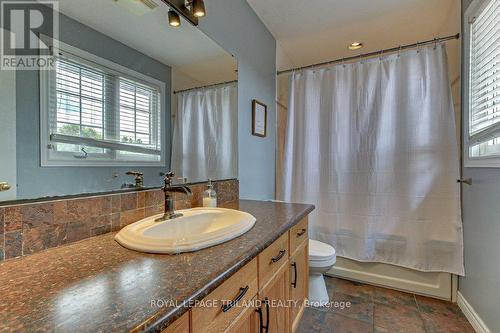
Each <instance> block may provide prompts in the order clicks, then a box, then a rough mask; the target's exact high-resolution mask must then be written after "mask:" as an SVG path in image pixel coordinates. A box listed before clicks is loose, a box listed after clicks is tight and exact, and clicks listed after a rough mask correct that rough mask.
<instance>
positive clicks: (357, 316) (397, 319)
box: [297, 277, 474, 333]
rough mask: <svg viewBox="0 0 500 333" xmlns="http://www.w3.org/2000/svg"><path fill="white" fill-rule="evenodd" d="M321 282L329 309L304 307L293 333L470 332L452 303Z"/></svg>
mask: <svg viewBox="0 0 500 333" xmlns="http://www.w3.org/2000/svg"><path fill="white" fill-rule="evenodd" d="M325 279H326V286H327V288H328V293H329V295H330V302H331V306H330V307H326V308H307V309H306V310H305V313H304V317H303V318H302V321H301V323H300V326H299V329H298V331H297V333H313V332H321V333H323V332H325V333H326V332H328V333H330V332H334V333H421V332H422V333H469V332H470V333H474V329H473V328H472V327H471V326H470V324H469V322H468V321H467V319H466V318H465V317H464V315H463V314H462V312H461V311H460V309H459V308H458V306H457V305H456V304H453V303H450V302H445V301H440V300H436V299H433V298H428V297H422V296H417V295H413V294H408V293H403V292H399V291H395V290H391V289H385V288H379V287H374V286H370V285H367V284H362V283H357V282H351V281H347V280H341V279H336V278H328V277H325ZM332 302H333V303H332ZM347 302H350V307H347Z"/></svg>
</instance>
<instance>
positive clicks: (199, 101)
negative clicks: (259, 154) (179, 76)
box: [172, 84, 238, 182]
mask: <svg viewBox="0 0 500 333" xmlns="http://www.w3.org/2000/svg"><path fill="white" fill-rule="evenodd" d="M177 99H178V103H177V104H178V107H177V112H176V115H175V120H174V122H173V123H174V126H173V127H174V128H173V140H172V170H173V171H174V172H175V173H176V175H177V176H179V177H181V176H182V177H186V178H187V179H188V181H190V182H193V181H205V180H207V179H208V178H211V179H230V178H235V177H237V172H238V171H237V160H238V150H237V149H238V146H237V145H238V140H237V135H238V134H237V133H238V132H237V131H238V129H237V126H238V123H237V121H238V114H237V103H238V101H237V87H236V85H235V84H230V85H225V86H216V87H211V88H204V89H197V90H190V91H186V92H182V93H179V94H177Z"/></svg>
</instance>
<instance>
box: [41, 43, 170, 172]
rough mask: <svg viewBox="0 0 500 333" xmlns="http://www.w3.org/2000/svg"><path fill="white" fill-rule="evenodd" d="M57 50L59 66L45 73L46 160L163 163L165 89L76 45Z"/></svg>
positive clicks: (42, 81) (88, 162) (97, 163)
mask: <svg viewBox="0 0 500 333" xmlns="http://www.w3.org/2000/svg"><path fill="white" fill-rule="evenodd" d="M67 47H68V48H70V47H69V46H67ZM74 53H80V54H78V55H76V54H74ZM58 54H59V56H58V57H57V60H56V66H55V69H54V70H53V71H52V72H51V73H50V74H44V75H43V77H44V78H42V77H41V93H42V94H45V96H43V97H42V100H44V101H46V102H45V105H42V108H41V111H42V112H45V113H46V115H45V117H42V118H46V119H47V121H46V122H47V124H46V125H47V126H46V129H45V131H47V133H44V134H45V135H46V141H47V145H46V149H48V150H49V152H48V153H46V154H45V156H46V160H47V161H49V162H50V161H80V163H77V164H82V163H81V161H82V160H85V162H87V163H85V164H90V165H92V163H91V161H93V162H95V165H99V162H110V161H112V162H113V163H112V164H118V165H119V164H120V162H147V163H148V164H149V163H154V162H161V160H162V158H163V156H164V152H163V150H162V149H163V148H164V147H162V143H161V133H162V126H161V118H162V112H161V101H162V96H161V94H162V93H164V90H163V92H162V89H161V88H160V87H159V86H157V85H155V84H154V83H153V81H155V80H154V79H151V82H148V81H147V80H145V79H148V78H147V77H145V76H144V75H142V74H139V73H135V72H133V71H130V70H127V69H126V68H121V66H119V65H116V64H110V62H109V61H107V60H104V59H100V58H97V57H96V56H92V55H88V54H86V53H85V52H83V51H80V50H78V49H75V48H72V47H71V52H69V51H65V50H61V51H60V52H59V53H58ZM85 57H87V58H91V59H86V58H85ZM110 65H111V67H114V68H111V67H110ZM117 69H118V70H117ZM120 69H123V70H124V71H123V72H121V71H120ZM134 75H137V76H140V78H136V77H135V76H134ZM42 104H43V102H42ZM42 125H43V124H42ZM42 128H43V126H42ZM42 131H43V129H42ZM42 144H44V140H43V136H42ZM43 149H44V147H42V155H44V154H43V153H44V150H43ZM49 164H50V165H57V163H49ZM108 164H109V163H108ZM108 164H105V165H108Z"/></svg>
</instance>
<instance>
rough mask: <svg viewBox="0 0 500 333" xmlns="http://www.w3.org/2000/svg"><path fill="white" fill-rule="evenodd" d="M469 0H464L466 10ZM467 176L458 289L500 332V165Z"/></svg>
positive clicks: (470, 171) (467, 172)
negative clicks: (469, 183) (462, 264)
mask: <svg viewBox="0 0 500 333" xmlns="http://www.w3.org/2000/svg"><path fill="white" fill-rule="evenodd" d="M470 3H471V0H462V11H463V12H465V10H466V9H467V7H468V6H469V4H470ZM463 54H464V53H462V55H463ZM462 58H463V57H462ZM462 77H463V76H462ZM465 84H466V82H464V85H465ZM463 98H466V96H465V94H463ZM466 113H467V110H462V117H465V116H466ZM464 177H465V178H469V177H471V178H472V181H473V185H472V186H467V185H464V186H463V198H462V200H463V223H464V248H465V253H464V255H465V274H466V275H465V277H463V278H460V280H459V291H460V293H461V294H462V295H463V296H464V298H465V299H466V300H467V301H468V302H469V303H470V304H471V305H472V307H473V308H474V310H475V311H476V312H477V314H478V315H479V316H480V317H481V319H482V320H483V321H484V322H485V324H486V326H488V328H489V329H490V330H491V332H500V316H499V314H500V310H499V309H498V304H499V301H500V265H499V262H500V205H499V203H500V168H464Z"/></svg>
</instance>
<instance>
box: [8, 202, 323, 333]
mask: <svg viewBox="0 0 500 333" xmlns="http://www.w3.org/2000/svg"><path fill="white" fill-rule="evenodd" d="M223 207H224V208H230V209H236V210H240V211H243V212H247V213H249V214H252V215H253V216H254V217H255V218H256V222H255V225H254V227H253V228H252V229H251V230H249V231H248V232H246V233H245V234H243V235H241V236H240V237H238V238H235V239H233V240H231V241H228V242H226V243H223V244H219V245H217V246H213V247H209V248H206V249H203V250H200V251H197V252H191V253H182V254H178V255H168V254H147V253H141V252H137V251H133V250H128V249H126V248H124V247H122V246H121V245H119V244H118V243H117V242H116V241H115V240H114V236H115V233H110V234H106V235H102V236H98V237H93V238H90V239H87V240H83V241H80V242H77V243H73V244H70V245H66V246H61V247H57V248H53V249H49V250H46V251H42V252H39V253H36V254H33V255H30V256H26V257H22V258H18V259H14V260H8V261H5V262H3V263H1V264H0V292H1V294H2V298H1V299H0V322H1V323H2V326H1V327H0V332H10V331H18V332H20V331H43V332H53V331H70V330H75V329H77V330H78V331H81V332H115V331H118V332H124V331H132V332H143V331H145V332H169V333H171V332H193V333H196V332H292V331H294V329H295V328H296V327H297V324H298V322H299V320H300V317H301V315H302V312H303V310H304V308H303V301H304V300H305V298H306V297H307V289H308V256H307V253H308V252H307V246H308V242H307V239H308V235H307V216H308V214H309V213H310V212H312V211H313V209H314V206H312V205H303V204H288V203H276V202H263V201H247V200H239V201H233V202H230V203H226V204H224V205H223ZM231 300H239V302H238V303H237V304H233V303H231V302H226V301H231ZM293 301H295V302H293ZM294 305H296V306H294ZM266 327H267V328H266Z"/></svg>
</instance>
